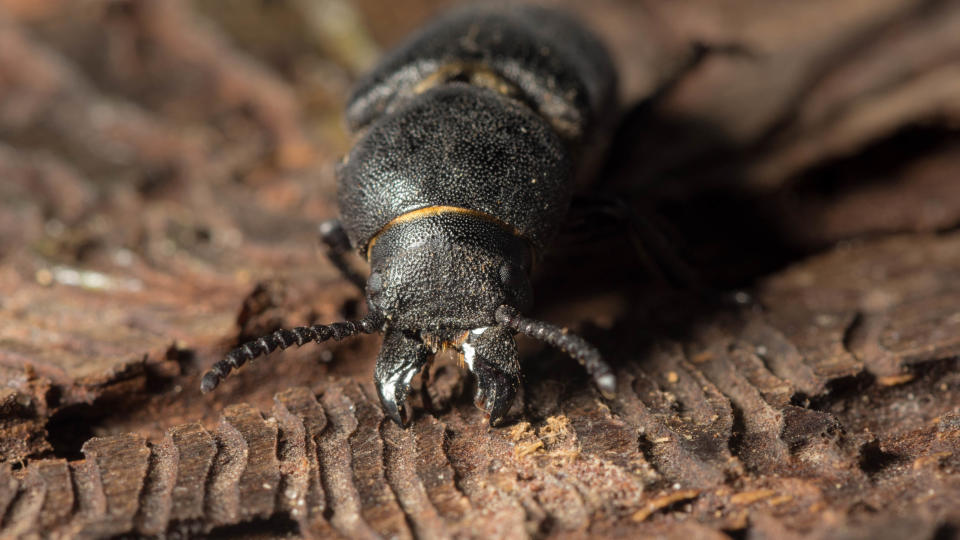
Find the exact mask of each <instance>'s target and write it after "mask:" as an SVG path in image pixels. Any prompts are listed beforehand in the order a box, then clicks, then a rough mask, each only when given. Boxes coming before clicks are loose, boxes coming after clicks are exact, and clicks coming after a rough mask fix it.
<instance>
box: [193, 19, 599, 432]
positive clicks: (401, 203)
mask: <svg viewBox="0 0 960 540" xmlns="http://www.w3.org/2000/svg"><path fill="white" fill-rule="evenodd" d="M614 102H615V75H614V71H613V68H612V65H611V62H610V59H609V57H608V56H607V53H606V52H605V50H604V48H603V47H602V46H601V44H600V43H599V42H598V41H597V39H596V38H595V37H594V36H592V35H591V34H589V33H588V32H587V31H586V30H585V29H584V28H582V27H581V26H579V25H578V24H577V23H575V22H574V21H573V20H572V19H570V18H569V17H568V16H565V15H562V14H560V13H557V12H555V11H551V10H547V9H544V8H539V7H532V6H522V7H486V6H474V7H470V8H467V9H461V10H459V11H455V12H452V13H450V14H447V15H445V16H443V17H441V18H439V19H437V20H435V21H434V22H433V23H431V24H429V25H428V26H427V27H425V28H424V29H423V30H421V31H420V32H419V33H418V34H416V35H414V36H413V37H412V38H411V39H409V40H408V41H407V42H406V43H405V44H404V45H402V46H400V47H399V48H398V49H396V50H395V51H393V52H392V53H391V54H389V55H388V56H386V57H385V58H384V59H383V60H382V61H381V62H380V64H379V65H378V66H377V67H376V68H375V69H374V70H373V71H372V72H371V73H370V74H369V75H367V76H366V77H365V78H364V79H363V80H362V81H360V83H359V84H358V85H357V87H356V89H355V91H354V93H353V96H352V97H351V99H350V102H349V104H348V106H347V122H348V124H349V127H350V128H351V129H352V130H353V131H354V132H356V133H358V134H359V140H358V141H357V142H356V144H355V146H354V148H353V149H352V151H351V152H350V154H349V155H348V156H346V158H345V159H344V160H343V162H342V164H341V165H340V167H339V169H338V182H339V183H338V188H339V204H340V213H341V218H340V221H331V222H327V223H325V224H324V225H323V226H322V227H321V234H322V237H323V239H324V242H325V243H326V245H327V246H328V255H329V256H330V258H331V260H332V261H333V262H334V263H335V264H336V265H337V266H338V267H340V268H341V269H342V270H344V272H345V273H346V274H347V275H348V277H351V279H353V280H354V281H355V282H358V284H359V285H360V286H361V287H365V289H366V294H367V305H368V308H369V314H368V315H367V316H366V317H364V318H363V319H361V320H358V321H352V322H342V323H335V324H331V325H317V326H311V327H301V328H294V329H292V330H279V331H277V332H275V333H273V334H271V335H269V336H265V337H263V338H261V339H258V340H255V341H252V342H250V343H247V344H245V345H243V346H241V347H240V348H238V349H235V350H233V351H231V352H230V353H229V354H228V355H227V356H226V357H225V358H224V359H223V360H221V361H219V362H218V363H217V364H215V365H214V366H213V368H212V369H211V370H210V371H209V372H208V373H207V374H206V375H205V376H204V378H203V382H202V389H203V390H204V391H209V390H212V389H213V388H214V387H216V386H217V384H218V383H219V381H220V380H221V379H222V378H223V377H225V376H226V375H227V374H228V373H229V372H230V370H231V369H234V368H237V367H239V366H240V365H242V364H243V363H244V362H246V361H247V360H250V359H253V358H255V357H257V356H260V355H263V354H267V353H270V352H271V351H273V350H274V349H276V348H277V347H279V348H286V347H289V346H291V345H294V344H296V345H302V344H304V343H306V342H308V341H317V342H320V341H325V340H328V339H335V340H339V339H342V338H344V337H348V336H352V335H357V334H360V333H367V334H369V333H373V332H383V333H384V340H383V346H382V348H381V351H380V355H379V357H378V358H377V365H376V370H375V378H376V386H377V390H378V392H379V394H380V399H381V401H382V404H383V407H384V409H385V410H386V412H387V413H388V414H389V415H390V416H391V417H392V418H393V419H394V420H396V421H397V422H399V423H401V424H405V423H406V421H407V420H408V414H407V412H406V408H405V402H406V399H407V395H408V393H409V391H410V383H411V379H412V378H413V377H414V375H416V374H417V372H419V371H420V369H421V368H422V367H423V366H424V365H425V363H426V362H427V360H428V358H429V356H430V355H431V354H434V353H436V352H438V351H439V350H440V349H443V348H452V349H455V350H457V351H459V352H460V353H461V354H462V356H463V359H464V361H465V362H466V364H467V366H468V367H469V368H470V370H471V371H472V372H473V373H474V374H475V375H476V376H477V381H478V384H477V394H476V400H477V403H478V405H480V406H482V407H484V408H486V409H487V410H488V411H489V413H490V421H491V423H492V424H495V423H497V422H498V421H499V420H501V419H502V418H503V416H504V415H505V414H506V412H507V410H508V409H509V407H510V405H511V403H512V402H513V399H514V396H515V395H516V392H517V390H518V388H519V386H520V365H519V358H518V354H517V348H516V345H515V343H514V335H515V334H516V333H518V332H519V333H523V334H526V335H529V336H532V337H534V338H536V339H540V340H542V341H545V342H547V343H549V344H551V345H554V346H556V347H559V348H560V349H562V350H564V351H566V352H567V353H568V354H569V355H571V356H572V357H574V358H576V359H577V360H579V361H580V362H581V363H582V364H583V365H584V366H585V367H586V369H587V371H588V372H589V373H590V374H591V375H592V376H593V378H594V381H595V382H596V384H597V386H598V387H599V388H600V390H601V391H602V392H603V393H604V394H607V395H609V394H612V393H613V391H614V388H615V379H614V375H613V373H612V371H611V370H610V368H609V367H608V366H607V364H606V363H605V362H604V361H603V360H602V358H601V356H600V353H599V352H598V351H597V350H596V349H595V348H594V347H593V346H591V345H589V344H588V343H587V342H586V341H584V340H583V339H581V338H579V337H577V336H575V335H573V334H571V333H568V332H567V331H566V330H565V329H561V328H559V327H556V326H553V325H550V324H548V323H545V322H541V321H536V320H532V319H528V318H526V317H524V316H522V315H521V313H522V312H524V311H526V310H528V309H530V307H531V304H532V300H533V292H532V288H531V284H530V273H531V270H532V268H533V266H534V264H535V262H536V261H537V260H538V259H539V258H540V257H541V256H542V255H543V253H544V251H545V250H546V249H547V248H548V247H549V246H550V243H551V241H552V239H553V238H554V236H555V235H556V233H557V232H558V230H559V229H560V228H561V226H562V225H563V223H564V220H565V217H566V215H567V211H568V207H569V205H570V199H571V196H572V191H573V187H574V178H575V177H576V176H577V174H578V166H579V164H581V163H583V161H584V160H585V155H586V154H587V153H588V152H587V149H588V148H589V147H590V146H591V145H592V143H593V137H594V136H595V135H596V134H597V130H598V129H599V126H601V124H602V122H603V119H604V118H607V117H608V116H609V115H610V113H611V109H612V107H613V104H614ZM351 248H352V249H355V250H357V251H358V252H359V253H360V254H361V255H362V256H364V257H365V258H366V259H367V260H368V261H369V263H370V268H371V272H370V276H369V277H368V278H367V279H366V280H365V282H364V280H363V279H362V278H360V277H359V276H356V275H355V274H353V273H352V272H350V271H349V269H348V267H347V265H346V263H345V261H344V260H343V254H344V252H346V251H347V250H349V249H351Z"/></svg>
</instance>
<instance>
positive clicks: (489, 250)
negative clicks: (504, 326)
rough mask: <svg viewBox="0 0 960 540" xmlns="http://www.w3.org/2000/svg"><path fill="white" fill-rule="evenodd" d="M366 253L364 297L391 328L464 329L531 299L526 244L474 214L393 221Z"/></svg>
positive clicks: (484, 323) (527, 303)
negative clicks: (368, 270)
mask: <svg viewBox="0 0 960 540" xmlns="http://www.w3.org/2000/svg"><path fill="white" fill-rule="evenodd" d="M369 253H370V266H371V273H370V278H369V279H368V280H367V299H368V301H369V303H370V306H371V308H372V309H376V310H378V311H380V312H381V313H383V315H384V316H385V318H386V319H387V321H388V325H389V326H391V327H393V328H400V329H404V330H407V331H412V332H426V333H438V332H440V333H443V332H446V331H457V330H459V331H465V330H469V329H472V328H478V327H483V326H490V325H492V324H495V316H494V313H495V312H496V309H497V308H498V307H500V306H501V305H504V304H507V305H511V306H516V307H517V308H518V309H521V310H523V309H526V308H527V307H528V306H530V304H531V303H532V299H533V290H532V287H531V286H530V280H529V277H528V274H529V272H530V266H531V256H530V248H529V246H528V245H527V242H526V241H525V240H523V239H522V238H519V237H517V236H515V235H513V234H511V233H510V232H509V231H506V230H504V228H503V227H502V226H501V225H499V224H497V223H492V222H490V221H487V220H484V219H479V218H477V217H476V216H475V215H464V214H457V213H447V214H437V215H433V216H427V217H422V218H420V219H417V220H416V221H410V222H405V223H400V224H397V225H395V226H393V227H390V228H388V229H386V230H385V231H383V232H382V233H381V234H380V235H378V236H377V238H376V239H375V241H374V242H372V244H371V246H370V249H369Z"/></svg>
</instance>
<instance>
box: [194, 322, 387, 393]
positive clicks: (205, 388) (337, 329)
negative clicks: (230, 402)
mask: <svg viewBox="0 0 960 540" xmlns="http://www.w3.org/2000/svg"><path fill="white" fill-rule="evenodd" d="M383 323H384V317H383V314H381V313H380V312H379V311H371V312H370V313H368V314H367V316H366V317H364V318H362V319H359V320H356V321H344V322H336V323H333V324H315V325H313V326H298V327H296V328H291V329H289V330H287V329H281V330H277V331H276V332H274V333H272V334H268V335H266V336H263V337H261V338H259V339H255V340H253V341H248V342H246V343H244V344H243V345H241V346H239V347H237V348H236V349H233V350H232V351H230V352H229V353H227V355H226V356H225V357H224V358H223V359H222V360H219V361H218V362H217V363H216V364H214V365H213V367H212V368H210V370H209V371H207V372H206V374H204V376H203V379H202V380H201V381H200V391H201V392H203V393H204V394H206V393H207V392H210V391H211V390H213V389H214V388H216V387H217V385H218V384H220V381H222V380H223V379H225V378H226V377H227V375H229V374H230V371H231V370H234V369H237V368H239V367H240V366H242V365H243V364H245V363H246V362H247V361H249V360H253V359H254V358H257V357H260V356H264V355H267V354H270V353H271V352H273V351H274V350H275V349H276V348H277V347H279V348H280V350H283V349H286V348H287V347H290V346H292V345H296V346H297V347H300V346H301V345H303V344H305V343H307V342H309V341H316V342H317V343H323V342H324V341H328V340H331V339H332V340H334V341H340V340H341V339H344V338H348V337H352V336H356V335H359V334H372V333H374V332H378V331H380V330H381V329H382V328H383Z"/></svg>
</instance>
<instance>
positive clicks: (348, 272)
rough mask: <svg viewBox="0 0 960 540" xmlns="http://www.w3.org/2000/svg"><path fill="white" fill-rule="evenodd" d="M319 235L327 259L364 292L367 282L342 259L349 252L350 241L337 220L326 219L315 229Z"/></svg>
mask: <svg viewBox="0 0 960 540" xmlns="http://www.w3.org/2000/svg"><path fill="white" fill-rule="evenodd" d="M317 230H318V232H319V234H320V243H321V244H322V245H323V248H324V254H325V255H326V256H327V259H328V260H329V261H330V262H331V263H333V265H334V266H336V267H337V270H339V271H340V273H341V274H342V275H343V277H345V278H347V280H349V281H350V282H351V283H353V284H354V285H356V286H357V287H358V288H359V289H360V290H361V291H363V290H366V287H367V280H366V279H365V278H364V277H363V276H361V275H360V274H359V273H357V271H356V270H354V269H353V268H351V267H350V264H348V263H347V260H346V258H345V257H344V256H345V255H346V254H347V253H349V252H350V239H349V238H347V233H346V231H344V230H343V225H342V224H341V223H340V220H339V219H328V220H327V221H324V222H323V223H321V224H320V226H319V227H318V228H317Z"/></svg>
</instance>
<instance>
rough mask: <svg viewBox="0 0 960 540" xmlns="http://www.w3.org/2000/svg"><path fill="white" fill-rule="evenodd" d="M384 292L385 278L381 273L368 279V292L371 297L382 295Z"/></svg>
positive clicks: (375, 273) (371, 275)
mask: <svg viewBox="0 0 960 540" xmlns="http://www.w3.org/2000/svg"><path fill="white" fill-rule="evenodd" d="M382 290H383V277H381V276H380V272H374V273H372V274H370V277H369V278H367V292H368V293H369V294H371V295H377V294H380V291H382Z"/></svg>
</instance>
